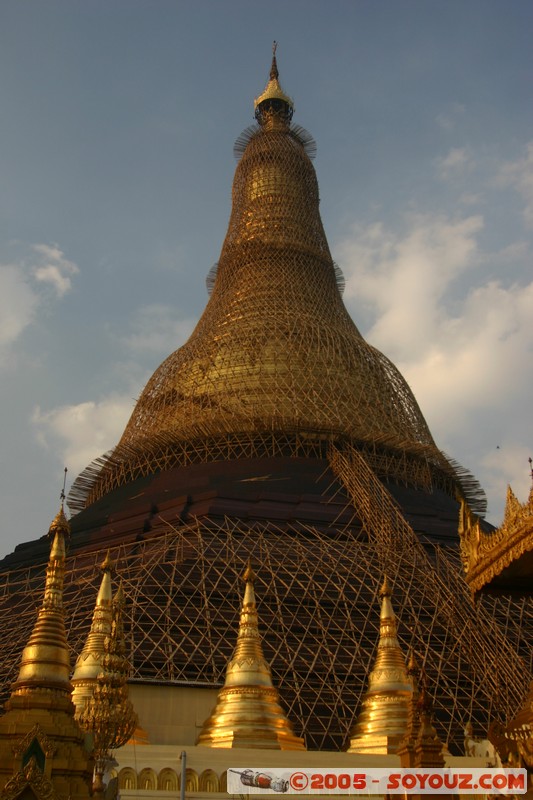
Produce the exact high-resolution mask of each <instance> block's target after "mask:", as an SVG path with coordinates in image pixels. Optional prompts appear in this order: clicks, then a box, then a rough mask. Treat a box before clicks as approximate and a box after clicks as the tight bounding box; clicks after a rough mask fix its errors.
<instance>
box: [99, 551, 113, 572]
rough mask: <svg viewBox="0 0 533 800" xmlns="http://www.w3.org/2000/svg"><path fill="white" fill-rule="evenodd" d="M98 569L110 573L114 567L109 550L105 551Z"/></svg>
mask: <svg viewBox="0 0 533 800" xmlns="http://www.w3.org/2000/svg"><path fill="white" fill-rule="evenodd" d="M100 569H101V570H102V572H111V573H112V572H113V571H114V569H115V564H114V563H113V561H112V559H111V552H110V551H109V550H108V551H107V553H106V556H105V558H104V560H103V561H102V563H101V564H100Z"/></svg>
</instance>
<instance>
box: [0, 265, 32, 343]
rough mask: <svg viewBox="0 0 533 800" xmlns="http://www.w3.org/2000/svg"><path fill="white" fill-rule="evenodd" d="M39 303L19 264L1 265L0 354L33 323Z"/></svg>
mask: <svg viewBox="0 0 533 800" xmlns="http://www.w3.org/2000/svg"><path fill="white" fill-rule="evenodd" d="M38 302H39V298H38V296H37V295H36V294H35V292H34V291H33V289H32V287H31V286H30V284H29V283H28V280H27V277H26V275H25V271H24V269H23V268H22V267H21V266H20V265H19V264H0V353H1V352H2V350H3V349H4V348H6V347H7V346H9V345H10V344H12V342H14V341H15V340H16V339H17V338H18V337H19V336H20V334H21V333H22V331H23V330H24V329H25V328H26V327H27V326H28V325H29V324H30V323H31V322H32V320H33V317H34V315H35V311H36V308H37V305H38Z"/></svg>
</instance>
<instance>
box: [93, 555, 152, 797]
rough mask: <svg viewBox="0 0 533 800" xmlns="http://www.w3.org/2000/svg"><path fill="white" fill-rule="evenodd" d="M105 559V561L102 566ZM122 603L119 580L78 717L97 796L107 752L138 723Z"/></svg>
mask: <svg viewBox="0 0 533 800" xmlns="http://www.w3.org/2000/svg"><path fill="white" fill-rule="evenodd" d="M107 561H108V559H106V561H104V565H105V564H106V562H107ZM104 577H105V576H104ZM124 605H125V599H124V588H123V586H122V582H121V583H120V585H119V588H118V589H117V592H116V594H115V596H114V598H113V601H112V620H111V631H110V633H109V634H108V635H107V636H105V638H104V654H103V657H102V663H101V670H100V672H99V673H98V678H97V683H96V686H95V687H94V691H93V693H92V696H91V697H90V698H89V700H88V701H87V702H86V704H85V707H84V709H83V712H82V713H81V714H80V716H79V718H78V722H79V724H80V725H81V727H82V728H83V729H84V730H86V731H90V732H91V733H92V735H93V740H94V757H95V762H96V763H95V777H94V782H93V791H94V793H95V794H96V795H97V796H99V795H101V794H102V793H103V791H104V784H103V776H104V772H105V769H106V765H107V763H108V761H109V758H110V751H111V750H116V749H118V748H119V747H122V746H123V745H125V744H126V742H127V741H128V740H129V739H130V738H131V736H132V735H133V733H134V731H135V728H136V727H137V723H138V718H137V714H136V713H135V711H134V708H133V705H132V703H131V701H130V700H129V698H128V685H127V680H128V674H129V671H130V665H129V661H128V659H127V657H126V643H125V640H124V625H123V614H124Z"/></svg>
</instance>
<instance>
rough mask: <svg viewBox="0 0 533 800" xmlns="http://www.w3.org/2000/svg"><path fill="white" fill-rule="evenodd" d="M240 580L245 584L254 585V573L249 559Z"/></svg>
mask: <svg viewBox="0 0 533 800" xmlns="http://www.w3.org/2000/svg"><path fill="white" fill-rule="evenodd" d="M242 579H243V581H244V582H245V583H254V582H255V572H254V571H253V569H252V561H251V559H250V558H249V559H248V561H247V564H246V569H245V570H244V574H243V576H242Z"/></svg>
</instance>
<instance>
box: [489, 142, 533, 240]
mask: <svg viewBox="0 0 533 800" xmlns="http://www.w3.org/2000/svg"><path fill="white" fill-rule="evenodd" d="M497 183H498V184H499V185H501V186H511V187H513V188H514V189H516V191H517V192H518V193H519V194H520V195H522V197H523V199H524V202H525V207H524V220H525V223H526V225H527V226H528V227H529V228H533V141H532V142H529V144H528V145H527V147H526V151H525V155H524V156H523V157H522V158H519V159H517V160H516V161H508V162H507V163H506V164H504V165H503V166H502V167H501V169H500V172H499V175H498V177H497Z"/></svg>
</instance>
